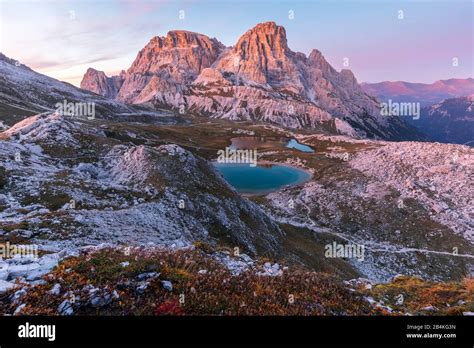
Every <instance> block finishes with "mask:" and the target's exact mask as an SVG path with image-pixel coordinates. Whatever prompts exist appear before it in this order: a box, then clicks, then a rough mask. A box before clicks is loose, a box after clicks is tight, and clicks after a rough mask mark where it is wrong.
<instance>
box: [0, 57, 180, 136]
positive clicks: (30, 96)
mask: <svg viewBox="0 0 474 348" xmlns="http://www.w3.org/2000/svg"><path fill="white" fill-rule="evenodd" d="M89 76H95V77H96V80H95V81H96V82H99V81H101V82H100V83H98V86H101V87H99V88H109V89H108V91H109V92H110V93H111V91H112V90H113V89H114V88H116V89H117V88H118V86H119V84H120V83H119V82H120V81H119V78H118V79H117V78H115V77H114V78H111V79H108V78H106V77H105V75H104V74H103V73H102V74H101V73H99V72H94V71H92V70H90V71H89ZM114 86H116V87H114ZM105 94H107V93H105ZM58 103H60V104H61V105H64V104H66V105H72V106H73V108H76V106H78V105H83V106H81V108H84V109H83V110H87V111H91V110H92V108H93V111H94V115H93V116H95V117H96V118H114V119H117V120H120V119H126V118H134V119H139V118H143V117H148V118H152V119H156V122H165V121H166V122H174V121H175V115H174V113H172V112H170V111H169V110H152V109H150V108H144V107H142V106H138V105H127V104H125V103H122V102H120V101H116V100H113V99H110V98H107V97H104V96H101V95H98V94H96V93H92V92H90V91H87V90H85V89H80V88H77V87H75V86H73V85H70V84H68V83H65V82H61V81H58V80H55V79H53V78H51V77H48V76H45V75H42V74H39V73H37V72H35V71H34V70H32V69H30V68H29V67H27V66H25V65H23V64H20V63H19V62H18V61H16V60H14V59H11V58H8V57H6V56H5V55H3V54H1V53H0V129H2V130H3V129H6V128H8V127H10V126H13V125H14V124H16V123H17V122H19V121H21V120H23V119H24V118H26V117H28V116H32V115H36V114H38V113H40V112H48V111H49V112H51V111H58V107H57V104H58ZM66 110H67V109H66ZM74 115H75V116H76V117H86V116H85V115H76V114H74ZM89 116H90V115H87V117H89ZM71 117H72V115H71Z"/></svg>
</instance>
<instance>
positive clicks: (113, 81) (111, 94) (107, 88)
mask: <svg viewBox="0 0 474 348" xmlns="http://www.w3.org/2000/svg"><path fill="white" fill-rule="evenodd" d="M124 75H125V71H122V73H121V74H120V75H118V76H112V77H107V76H106V75H105V73H104V72H103V71H97V70H95V69H92V68H89V69H87V72H86V74H85V75H84V78H83V79H82V81H81V88H82V89H86V90H89V91H91V92H94V93H97V94H100V95H103V96H104V97H108V98H115V97H116V96H117V94H118V92H119V90H120V88H121V87H122V84H123V81H124Z"/></svg>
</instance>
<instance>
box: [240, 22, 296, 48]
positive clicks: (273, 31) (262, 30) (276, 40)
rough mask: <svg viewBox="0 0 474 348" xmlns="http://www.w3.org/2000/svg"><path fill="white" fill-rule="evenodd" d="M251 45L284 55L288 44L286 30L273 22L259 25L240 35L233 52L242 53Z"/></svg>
mask: <svg viewBox="0 0 474 348" xmlns="http://www.w3.org/2000/svg"><path fill="white" fill-rule="evenodd" d="M251 45H260V46H262V45H263V47H264V48H268V49H271V50H275V52H276V53H286V51H287V50H288V44H287V40H286V30H285V28H284V27H282V26H280V25H276V23H275V22H265V23H259V24H257V25H256V26H255V27H253V28H252V29H250V30H248V31H247V32H246V33H245V34H244V35H242V36H241V37H240V39H239V41H238V42H237V44H236V46H235V50H240V51H242V50H243V51H244V53H246V51H247V50H246V49H247V48H249V47H250V46H251Z"/></svg>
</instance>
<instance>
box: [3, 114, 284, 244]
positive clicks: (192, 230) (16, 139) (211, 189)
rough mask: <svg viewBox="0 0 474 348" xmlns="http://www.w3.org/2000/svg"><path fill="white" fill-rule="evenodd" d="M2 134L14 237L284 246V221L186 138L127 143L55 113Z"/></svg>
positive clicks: (6, 212) (6, 210) (8, 226)
mask: <svg viewBox="0 0 474 348" xmlns="http://www.w3.org/2000/svg"><path fill="white" fill-rule="evenodd" d="M0 136H1V139H3V140H2V141H0V168H2V173H3V176H2V178H3V179H4V180H3V181H2V186H1V187H0V221H1V223H0V231H2V235H3V237H4V238H5V237H6V238H8V236H10V237H11V236H13V235H15V236H19V237H21V236H23V234H25V236H27V237H28V238H29V242H30V243H32V242H34V243H37V244H39V245H45V247H46V248H49V249H57V250H58V249H64V248H68V247H76V246H80V245H91V244H92V245H96V244H99V243H101V242H106V241H107V242H115V243H130V244H140V243H144V244H146V243H148V242H154V243H158V244H162V245H168V246H170V245H175V246H176V245H177V246H185V245H190V244H191V243H192V242H194V241H196V240H200V241H207V242H209V243H211V244H212V243H222V242H223V241H226V242H228V243H230V244H231V245H235V246H238V247H240V248H241V249H242V250H246V251H247V252H249V253H256V252H257V250H260V251H262V252H270V253H272V252H276V251H277V250H278V244H277V242H276V241H277V239H278V237H279V235H281V232H280V230H279V227H278V226H277V225H276V224H275V223H274V222H273V221H272V220H271V219H269V218H268V217H267V216H266V215H265V214H264V213H263V212H262V211H261V210H260V209H259V208H258V206H256V205H255V204H253V203H251V202H249V201H247V200H244V199H242V198H241V197H240V196H239V195H237V194H236V193H235V192H234V191H233V189H231V188H230V187H229V186H228V184H227V183H226V182H225V181H224V180H223V179H222V177H221V176H220V175H219V174H218V173H217V172H216V171H215V170H214V168H213V166H212V165H211V164H209V163H208V162H207V161H205V160H203V159H202V158H199V157H197V156H194V155H193V154H191V153H190V152H189V151H186V150H184V149H183V148H181V147H179V146H177V145H174V144H166V145H161V146H158V147H152V146H147V145H133V144H130V142H128V141H125V142H124V143H121V142H120V141H118V140H116V139H113V138H108V137H107V136H106V135H105V134H104V132H103V131H101V130H100V128H99V127H98V125H97V124H94V123H92V124H91V123H83V122H81V121H80V120H71V119H67V118H65V117H62V116H60V115H58V114H54V113H53V114H50V113H45V114H41V115H37V116H34V117H31V118H29V119H26V120H24V121H22V122H20V123H19V124H17V125H15V126H14V127H12V128H10V129H9V130H7V131H6V132H4V133H1V134H0ZM15 154H19V156H20V159H16V157H15ZM71 202H72V203H71ZM32 216H35V218H34V219H31V217H32ZM10 232H12V234H10Z"/></svg>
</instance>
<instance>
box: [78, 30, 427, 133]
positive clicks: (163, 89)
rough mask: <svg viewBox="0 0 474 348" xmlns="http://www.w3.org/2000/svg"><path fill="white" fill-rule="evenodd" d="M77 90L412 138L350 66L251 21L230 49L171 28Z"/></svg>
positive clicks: (221, 114)
mask: <svg viewBox="0 0 474 348" xmlns="http://www.w3.org/2000/svg"><path fill="white" fill-rule="evenodd" d="M122 80H123V83H122V84H121V86H120V88H119V89H118V91H117V88H116V87H117V86H118V85H119V84H120V83H121V82H120V81H122ZM117 81H118V82H117ZM81 87H82V88H85V89H88V90H91V91H94V92H95V93H98V94H101V95H104V96H114V95H115V99H116V100H118V101H122V102H126V103H131V104H150V105H153V106H155V107H163V106H165V107H171V108H175V109H180V108H184V109H185V110H186V111H187V112H192V113H196V114H200V115H206V116H209V117H214V118H224V119H230V120H253V121H261V122H268V123H273V124H278V125H282V126H286V127H292V128H304V127H317V126H320V125H321V124H323V123H329V122H331V123H333V124H337V125H338V127H339V131H341V132H342V131H343V132H346V134H347V132H349V133H356V132H357V134H359V136H370V137H377V138H383V139H389V140H390V139H391V140H401V139H405V140H406V139H419V135H418V134H417V132H416V130H414V129H413V128H412V127H411V126H409V125H408V124H406V123H405V121H404V120H402V119H398V118H386V117H383V116H381V115H380V110H379V109H380V106H379V102H378V101H377V100H376V98H374V97H372V96H370V95H368V94H366V93H365V92H364V91H363V90H362V88H361V87H360V86H359V84H358V83H357V80H356V79H355V77H354V75H353V74H352V72H351V71H350V70H342V71H341V72H337V71H336V70H335V69H334V68H332V67H331V66H330V65H329V63H328V62H327V61H326V60H325V59H324V57H323V56H322V54H321V52H319V51H318V50H313V51H312V52H311V53H310V55H309V56H308V57H307V56H306V55H304V54H303V53H300V52H293V51H292V50H291V49H290V48H289V47H288V43H287V39H286V31H285V28H283V27H282V26H278V25H276V24H275V23H274V22H266V23H261V24H258V25H256V26H255V27H254V28H252V29H250V30H248V31H247V32H246V33H245V34H244V35H242V36H241V37H240V39H239V40H238V41H237V43H236V45H235V46H233V47H230V48H229V47H225V46H224V45H223V44H222V43H220V42H219V41H218V40H217V39H211V38H209V37H207V36H205V35H202V34H198V33H192V32H189V31H182V30H176V31H170V32H168V34H167V35H166V36H165V37H154V38H152V39H151V40H150V42H149V43H148V44H147V45H146V46H145V47H144V48H143V49H142V50H141V51H140V52H139V53H138V55H137V58H136V59H135V61H134V62H133V64H132V66H131V67H130V68H129V69H128V70H127V71H126V72H125V73H123V74H121V76H119V77H110V78H109V77H107V76H105V74H103V73H100V72H95V73H90V72H89V71H88V73H86V75H85V76H84V79H83V80H82V82H81ZM115 92H116V94H115ZM336 118H337V119H338V122H334V121H335V119H336Z"/></svg>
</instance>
